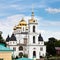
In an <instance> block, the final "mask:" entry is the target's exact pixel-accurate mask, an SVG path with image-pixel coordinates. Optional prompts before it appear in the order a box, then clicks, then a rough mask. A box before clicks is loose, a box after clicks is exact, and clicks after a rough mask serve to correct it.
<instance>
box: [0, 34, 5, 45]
mask: <svg viewBox="0 0 60 60" xmlns="http://www.w3.org/2000/svg"><path fill="white" fill-rule="evenodd" d="M0 44H2V45H4V46H6V42H5V41H4V39H3V37H2V35H1V34H0Z"/></svg>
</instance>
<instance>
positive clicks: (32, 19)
mask: <svg viewBox="0 0 60 60" xmlns="http://www.w3.org/2000/svg"><path fill="white" fill-rule="evenodd" d="M34 22H35V19H34V12H32V17H31V19H30V20H29V23H34Z"/></svg>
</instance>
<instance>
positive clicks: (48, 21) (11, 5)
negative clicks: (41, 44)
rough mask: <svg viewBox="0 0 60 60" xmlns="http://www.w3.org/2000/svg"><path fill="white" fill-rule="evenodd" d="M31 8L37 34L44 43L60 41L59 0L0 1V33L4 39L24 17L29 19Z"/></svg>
mask: <svg viewBox="0 0 60 60" xmlns="http://www.w3.org/2000/svg"><path fill="white" fill-rule="evenodd" d="M32 7H33V11H34V15H35V18H36V19H37V21H38V32H39V33H41V35H42V37H43V39H44V41H48V38H50V37H54V38H56V39H58V40H59V39H60V0H0V31H2V32H3V34H2V36H3V38H4V39H6V37H7V35H8V34H9V35H10V36H11V34H12V32H13V27H14V26H15V25H17V24H18V22H19V21H20V20H21V19H22V17H24V19H25V20H26V21H28V20H29V19H30V18H31V12H32Z"/></svg>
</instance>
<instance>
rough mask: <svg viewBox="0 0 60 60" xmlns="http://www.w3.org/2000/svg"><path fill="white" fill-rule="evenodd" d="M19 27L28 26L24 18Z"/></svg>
mask: <svg viewBox="0 0 60 60" xmlns="http://www.w3.org/2000/svg"><path fill="white" fill-rule="evenodd" d="M18 25H20V26H26V25H27V23H26V21H25V20H24V18H22V20H21V21H20V22H19V24H18Z"/></svg>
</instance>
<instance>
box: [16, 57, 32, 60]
mask: <svg viewBox="0 0 60 60" xmlns="http://www.w3.org/2000/svg"><path fill="white" fill-rule="evenodd" d="M16 60H32V59H29V58H24V57H23V58H19V59H16Z"/></svg>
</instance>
